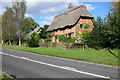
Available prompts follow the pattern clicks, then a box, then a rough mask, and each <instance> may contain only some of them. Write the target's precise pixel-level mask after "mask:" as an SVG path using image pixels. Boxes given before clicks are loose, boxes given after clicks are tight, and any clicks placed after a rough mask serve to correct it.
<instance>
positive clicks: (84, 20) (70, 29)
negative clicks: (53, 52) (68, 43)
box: [52, 19, 94, 42]
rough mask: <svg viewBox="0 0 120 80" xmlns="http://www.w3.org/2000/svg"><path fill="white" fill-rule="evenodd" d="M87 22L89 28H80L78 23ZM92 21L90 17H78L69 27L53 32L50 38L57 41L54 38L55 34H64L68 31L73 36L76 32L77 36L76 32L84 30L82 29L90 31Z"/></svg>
mask: <svg viewBox="0 0 120 80" xmlns="http://www.w3.org/2000/svg"><path fill="white" fill-rule="evenodd" d="M85 23H86V24H89V25H90V28H80V24H85ZM93 27H94V26H93V22H92V19H80V20H79V21H78V23H77V24H76V25H75V26H73V27H71V28H66V29H62V30H56V31H54V32H52V33H53V35H54V36H53V38H52V41H53V42H56V41H57V42H59V41H58V40H55V36H56V35H65V34H68V33H72V36H74V32H76V34H75V36H77V34H78V33H79V32H81V31H84V30H89V31H92V29H93Z"/></svg>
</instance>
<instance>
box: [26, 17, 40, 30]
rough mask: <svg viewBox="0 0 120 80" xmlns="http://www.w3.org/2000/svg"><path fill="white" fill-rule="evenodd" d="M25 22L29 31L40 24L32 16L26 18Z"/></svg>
mask: <svg viewBox="0 0 120 80" xmlns="http://www.w3.org/2000/svg"><path fill="white" fill-rule="evenodd" d="M24 23H25V25H24V26H25V27H26V30H27V32H30V31H33V30H34V29H35V28H36V27H37V26H39V25H38V23H36V22H35V21H34V19H33V18H31V17H28V18H25V19H24ZM27 28H28V29H27Z"/></svg>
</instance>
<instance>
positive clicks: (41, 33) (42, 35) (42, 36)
mask: <svg viewBox="0 0 120 80" xmlns="http://www.w3.org/2000/svg"><path fill="white" fill-rule="evenodd" d="M48 27H49V25H44V26H43V28H42V27H41V31H40V38H42V39H47V38H49V37H50V35H49V34H48V33H47V31H46V30H47V28H48Z"/></svg>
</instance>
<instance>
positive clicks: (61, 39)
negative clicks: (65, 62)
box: [58, 35, 67, 43]
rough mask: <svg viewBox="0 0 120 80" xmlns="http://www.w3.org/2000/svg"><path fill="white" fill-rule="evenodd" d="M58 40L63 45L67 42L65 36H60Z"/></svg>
mask: <svg viewBox="0 0 120 80" xmlns="http://www.w3.org/2000/svg"><path fill="white" fill-rule="evenodd" d="M58 39H59V41H60V42H65V43H66V42H67V37H66V36H65V35H60V36H59V37H58Z"/></svg>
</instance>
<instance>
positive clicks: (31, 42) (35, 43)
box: [27, 32, 40, 47]
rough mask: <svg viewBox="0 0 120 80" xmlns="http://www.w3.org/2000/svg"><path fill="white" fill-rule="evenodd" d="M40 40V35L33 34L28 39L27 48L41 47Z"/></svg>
mask: <svg viewBox="0 0 120 80" xmlns="http://www.w3.org/2000/svg"><path fill="white" fill-rule="evenodd" d="M39 39H40V36H39V34H38V33H35V32H34V33H32V34H31V35H30V37H29V38H28V39H27V46H29V47H39Z"/></svg>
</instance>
